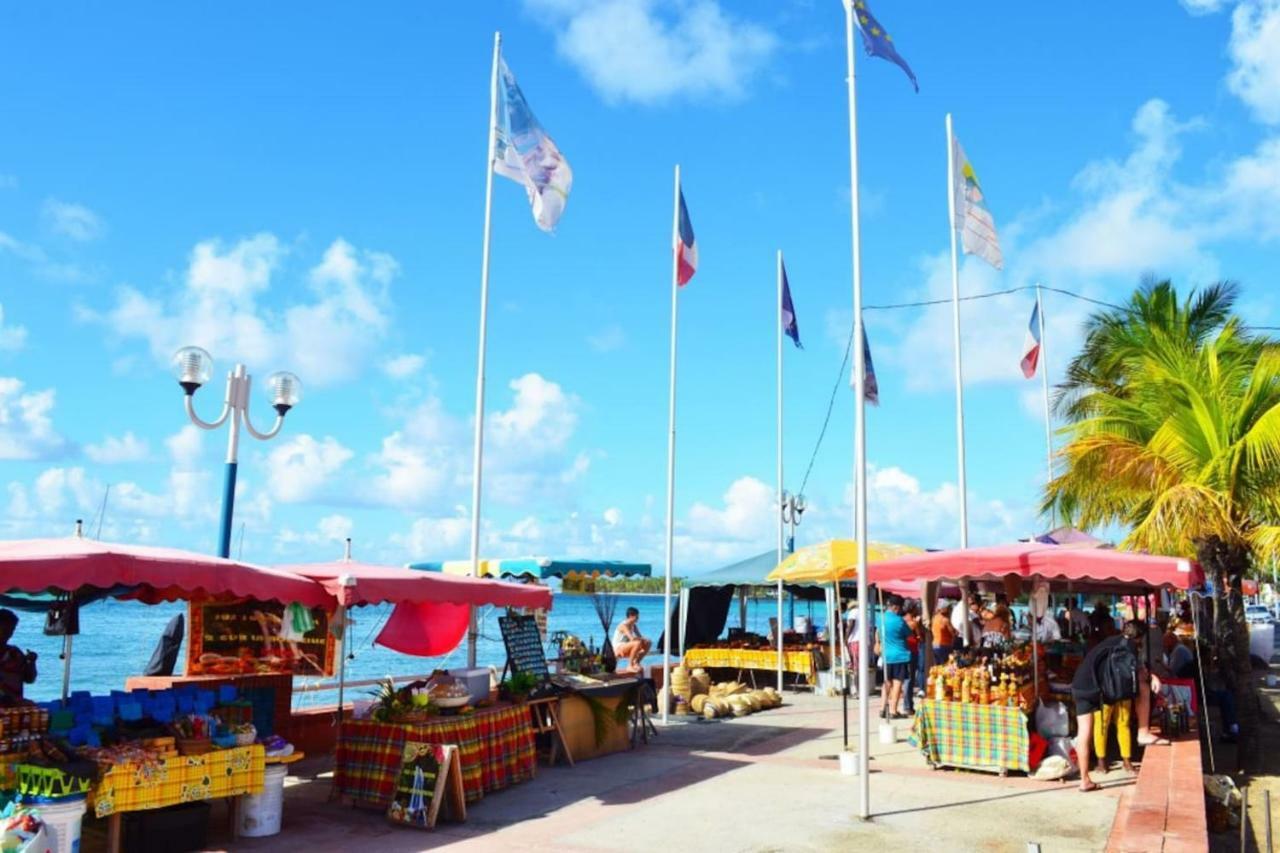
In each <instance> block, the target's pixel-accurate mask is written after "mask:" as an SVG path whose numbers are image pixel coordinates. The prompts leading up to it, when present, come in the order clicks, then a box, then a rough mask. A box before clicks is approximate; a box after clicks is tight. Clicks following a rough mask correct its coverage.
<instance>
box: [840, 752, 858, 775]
mask: <svg viewBox="0 0 1280 853" xmlns="http://www.w3.org/2000/svg"><path fill="white" fill-rule="evenodd" d="M840 772H841V773H843V774H844V775H846V776H857V775H858V753H856V752H849V751H848V750H845V751H844V752H842V753H840Z"/></svg>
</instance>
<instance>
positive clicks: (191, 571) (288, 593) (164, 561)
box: [0, 538, 333, 608]
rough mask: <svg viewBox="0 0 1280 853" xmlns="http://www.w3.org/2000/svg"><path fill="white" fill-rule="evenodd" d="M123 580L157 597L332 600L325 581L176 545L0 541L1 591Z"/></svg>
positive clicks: (67, 588) (323, 603) (110, 584)
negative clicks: (199, 552) (194, 551)
mask: <svg viewBox="0 0 1280 853" xmlns="http://www.w3.org/2000/svg"><path fill="white" fill-rule="evenodd" d="M118 586H126V587H137V588H140V589H137V590H136V591H135V592H134V593H133V595H134V597H137V598H139V599H141V600H143V601H147V602H150V603H154V602H156V601H174V600H177V599H182V598H187V599H199V598H205V597H213V598H220V597H225V596H232V597H236V598H255V599H258V600H259V601H279V602H282V603H285V604H289V603H291V602H295V601H296V602H299V603H301V604H305V605H307V606H308V607H325V608H330V607H332V606H333V599H332V598H331V597H330V596H329V595H328V594H327V593H326V592H325V591H324V588H323V587H322V586H320V584H318V583H316V582H315V581H312V580H308V579H307V578H304V577H300V576H299V575H295V574H290V573H289V572H285V571H280V570H278V569H268V568H265V567H263V566H255V565H252V564H250V563H240V562H236V561H235V560H225V559H222V558H221V557H210V556H208V555H205V554H197V553H193V552H191V551H180V550H178V549H176V548H153V547H149V546H146V545H120V544H113V543H110V542H96V541H94V540H92V539H80V538H68V539H19V540H12V541H8V542H0V591H18V592H28V593H40V592H48V591H51V590H56V591H60V592H74V591H75V590H78V589H80V588H82V587H94V588H96V589H112V588H114V587H118Z"/></svg>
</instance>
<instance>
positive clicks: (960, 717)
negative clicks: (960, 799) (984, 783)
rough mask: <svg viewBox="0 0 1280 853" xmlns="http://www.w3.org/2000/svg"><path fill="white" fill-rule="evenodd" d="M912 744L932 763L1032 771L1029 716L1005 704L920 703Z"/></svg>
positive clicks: (912, 734)
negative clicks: (1029, 757) (1029, 760)
mask: <svg viewBox="0 0 1280 853" xmlns="http://www.w3.org/2000/svg"><path fill="white" fill-rule="evenodd" d="M911 744H912V746H915V747H917V748H918V749H919V750H920V751H921V752H922V753H924V757H925V758H926V759H927V760H928V761H929V763H930V764H946V765H949V766H952V767H974V768H990V767H996V768H998V767H1004V768H1007V769H1009V770H1021V771H1023V772H1024V773H1026V772H1030V769H1031V768H1030V765H1029V764H1028V760H1027V753H1028V750H1029V749H1030V747H1031V738H1030V736H1029V735H1028V734H1027V715H1026V714H1024V713H1022V711H1020V710H1019V709H1017V708H1010V707H1007V706H1004V705H978V704H975V703H973V702H938V701H936V700H934V699H925V700H923V701H921V702H919V705H918V708H917V710H916V718H915V722H914V723H913V724H912V727H911Z"/></svg>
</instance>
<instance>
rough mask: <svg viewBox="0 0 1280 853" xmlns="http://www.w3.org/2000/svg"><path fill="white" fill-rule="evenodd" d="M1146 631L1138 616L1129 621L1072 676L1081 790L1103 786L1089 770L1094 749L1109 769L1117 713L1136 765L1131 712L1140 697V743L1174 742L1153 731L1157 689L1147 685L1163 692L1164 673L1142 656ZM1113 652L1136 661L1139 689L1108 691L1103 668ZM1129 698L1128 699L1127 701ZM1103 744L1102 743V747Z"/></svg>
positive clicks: (1126, 753)
mask: <svg viewBox="0 0 1280 853" xmlns="http://www.w3.org/2000/svg"><path fill="white" fill-rule="evenodd" d="M1142 636H1143V631H1142V626H1140V625H1138V624H1137V623H1136V622H1129V623H1127V624H1126V625H1125V626H1124V630H1123V631H1122V632H1121V633H1120V634H1118V635H1116V636H1112V637H1108V638H1106V639H1105V640H1103V641H1101V642H1100V643H1098V644H1097V645H1096V646H1094V647H1093V648H1092V649H1090V650H1089V652H1088V654H1086V655H1085V656H1084V660H1083V661H1081V662H1080V667H1079V669H1077V670H1076V674H1075V678H1073V679H1072V681H1071V698H1072V700H1073V701H1074V702H1075V706H1076V728H1077V737H1076V755H1077V757H1078V758H1079V761H1080V790H1081V791H1096V790H1097V789H1098V785H1097V783H1096V782H1094V781H1093V779H1092V778H1090V776H1089V767H1090V763H1089V760H1090V756H1091V754H1092V752H1091V751H1096V753H1097V754H1098V770H1099V771H1100V772H1104V773H1105V772H1106V756H1105V754H1103V749H1104V748H1105V745H1106V742H1107V741H1106V730H1107V729H1106V727H1107V725H1109V723H1110V721H1111V719H1112V718H1115V719H1116V721H1117V724H1118V726H1119V732H1117V740H1119V741H1120V756H1121V758H1122V759H1124V762H1125V769H1126V770H1129V771H1132V768H1133V764H1132V762H1131V757H1132V750H1133V744H1132V739H1131V735H1130V733H1129V720H1130V716H1129V714H1130V710H1131V709H1132V708H1133V705H1134V704H1135V703H1136V705H1137V712H1138V743H1139V744H1141V745H1143V746H1151V745H1153V744H1159V745H1167V744H1168V743H1169V741H1167V740H1165V739H1164V738H1157V737H1155V736H1153V735H1152V734H1151V694H1150V692H1149V691H1148V690H1146V689H1145V688H1146V686H1147V683H1148V682H1149V683H1150V685H1151V689H1152V690H1154V691H1156V692H1159V690H1160V679H1159V677H1157V676H1156V675H1154V674H1150V673H1148V672H1147V670H1146V668H1145V667H1142V666H1141V665H1140V663H1139V662H1140V661H1141V660H1142V656H1141V654H1140V653H1139V649H1138V641H1139V640H1140V639H1141V638H1142ZM1113 657H1116V658H1117V662H1118V663H1120V664H1128V665H1129V666H1130V667H1131V670H1132V675H1131V676H1129V678H1131V679H1132V683H1133V685H1134V693H1135V694H1136V695H1133V696H1119V695H1114V696H1108V695H1105V694H1104V693H1103V685H1104V684H1105V683H1106V681H1107V679H1105V678H1104V675H1103V673H1104V671H1105V670H1107V669H1109V668H1111V666H1112V658H1113ZM1124 703H1128V704H1127V706H1126V705H1125V704H1124ZM1108 705H1110V706H1111V710H1110V712H1108V711H1107V709H1106V706H1108ZM1096 729H1101V730H1102V735H1101V737H1099V736H1098V735H1097V734H1096ZM1099 744H1101V745H1102V746H1101V748H1099V746H1098V745H1099Z"/></svg>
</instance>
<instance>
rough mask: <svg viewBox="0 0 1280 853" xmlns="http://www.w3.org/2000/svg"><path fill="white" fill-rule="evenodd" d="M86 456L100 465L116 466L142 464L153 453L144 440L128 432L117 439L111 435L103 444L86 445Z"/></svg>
mask: <svg viewBox="0 0 1280 853" xmlns="http://www.w3.org/2000/svg"><path fill="white" fill-rule="evenodd" d="M84 452H85V455H87V456H88V457H89V458H90V459H92V460H93V461H94V462H97V463H98V464H100V465H116V464H119V463H122V462H142V461H144V460H145V459H146V458H147V457H148V456H149V455H150V453H151V448H150V447H148V446H147V442H146V440H144V439H141V438H138V437H137V436H136V435H134V434H133V433H132V432H126V433H125V434H124V435H122V436H120V437H119V438H117V437H116V436H114V435H109V436H107V437H106V438H104V439H103V440H102V443H101V444H89V445H85V448H84Z"/></svg>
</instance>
